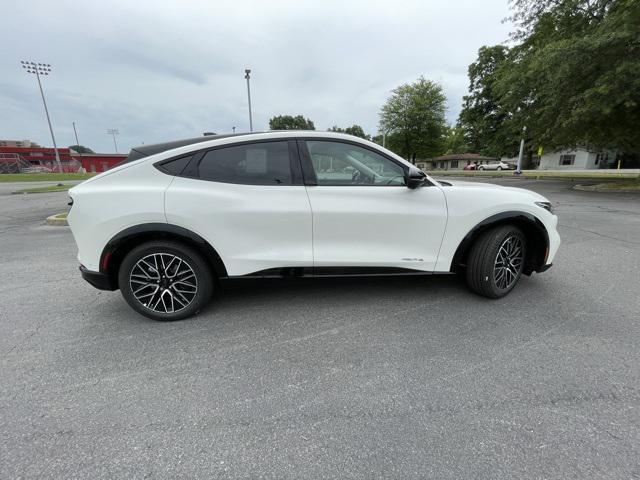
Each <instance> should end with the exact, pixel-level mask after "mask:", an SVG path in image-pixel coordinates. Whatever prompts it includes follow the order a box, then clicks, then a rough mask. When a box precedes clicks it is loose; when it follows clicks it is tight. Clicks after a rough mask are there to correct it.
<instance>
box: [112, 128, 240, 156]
mask: <svg viewBox="0 0 640 480" xmlns="http://www.w3.org/2000/svg"><path fill="white" fill-rule="evenodd" d="M252 134H253V133H250V132H246V133H229V134H224V135H204V136H202V137H194V138H185V139H182V140H173V141H171V142H162V143H154V144H152V145H140V146H139V147H133V148H132V149H131V151H130V152H129V155H128V156H127V158H125V159H124V160H123V161H122V163H121V164H124V163H129V162H133V161H134V160H139V159H141V158H144V157H149V156H151V155H155V154H156V153H162V152H166V151H167V150H173V149H174V148H179V147H186V146H187V145H193V144H194V143H201V142H210V141H211V140H220V139H222V138H229V137H242V136H244V135H252Z"/></svg>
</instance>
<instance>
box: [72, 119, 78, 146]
mask: <svg viewBox="0 0 640 480" xmlns="http://www.w3.org/2000/svg"><path fill="white" fill-rule="evenodd" d="M71 123H73V134H74V135H75V136H76V145H78V146H80V140H78V132H77V130H76V122H71Z"/></svg>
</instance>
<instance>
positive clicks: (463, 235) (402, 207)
mask: <svg viewBox="0 0 640 480" xmlns="http://www.w3.org/2000/svg"><path fill="white" fill-rule="evenodd" d="M70 196H71V201H70V204H71V205H72V208H71V210H70V212H69V216H68V221H69V224H70V226H71V230H72V232H73V235H74V238H75V240H76V243H77V245H78V249H79V252H78V259H79V261H80V263H81V266H80V270H81V272H82V276H83V277H84V278H85V279H86V280H87V281H88V282H89V283H91V284H92V285H94V286H95V287H97V288H100V289H105V290H116V289H118V288H119V289H120V290H121V292H122V295H123V296H124V298H125V300H126V301H127V302H128V303H129V305H131V307H133V308H134V309H135V310H136V311H138V312H140V313H142V314H143V315H146V316H148V317H151V318H154V319H158V320H175V319H179V318H184V317H187V316H189V315H192V314H194V313H196V312H197V311H198V310H200V309H201V308H202V307H203V306H204V305H205V304H206V303H207V301H208V300H209V298H210V296H211V293H212V291H213V290H214V289H215V288H216V285H217V282H218V281H219V280H220V279H225V278H229V277H247V276H257V277H265V276H304V275H314V276H319V275H371V274H394V275H402V274H413V275H415V274H434V273H452V272H461V273H463V274H464V275H465V276H466V280H467V283H468V285H469V287H470V288H471V289H472V290H473V291H474V292H477V293H479V294H481V295H484V296H486V297H490V298H498V297H502V296H504V295H506V294H507V293H508V292H509V291H511V289H512V288H513V287H514V286H515V285H516V283H517V282H518V280H519V278H520V276H521V275H522V274H526V275H530V274H531V273H532V272H541V271H544V270H546V269H547V268H549V266H551V262H552V261H553V258H554V255H555V254H556V251H557V249H558V247H559V245H560V238H559V236H558V233H557V231H556V225H557V217H556V216H555V215H554V214H553V213H552V211H551V204H550V202H549V201H548V200H547V199H546V198H544V197H542V196H540V195H538V194H537V193H534V192H531V191H528V190H523V189H518V188H507V187H499V186H495V185H489V184H478V183H464V182H460V183H456V182H442V183H439V182H437V181H435V180H433V179H432V178H430V177H429V176H427V175H426V174H424V173H423V172H421V171H420V170H418V169H416V168H415V167H414V166H413V165H411V164H410V163H408V162H406V161H405V160H403V159H402V158H400V157H399V156H397V155H395V154H394V153H392V152H390V151H389V150H386V149H384V148H381V147H380V146H378V145H376V144H374V143H372V142H369V141H366V140H362V139H359V138H356V137H352V136H349V135H343V134H337V133H326V132H310V131H289V132H268V133H255V134H241V135H229V136H222V135H221V136H216V137H201V138H197V139H191V140H185V141H179V142H172V143H168V144H160V145H150V146H149V145H148V146H143V147H139V148H136V149H133V150H132V151H131V153H130V155H129V157H128V159H127V161H126V162H125V163H124V164H122V165H121V166H118V167H116V168H114V169H112V170H109V171H107V172H104V173H102V174H100V175H97V176H95V177H93V178H91V179H89V180H87V181H85V182H83V183H82V184H80V185H77V186H75V187H74V188H72V189H71V190H70Z"/></svg>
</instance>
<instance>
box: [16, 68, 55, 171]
mask: <svg viewBox="0 0 640 480" xmlns="http://www.w3.org/2000/svg"><path fill="white" fill-rule="evenodd" d="M20 63H21V64H22V68H24V69H25V70H26V71H27V73H33V74H35V76H36V78H37V79H38V87H39V88H40V95H41V96H42V104H43V105H44V113H45V114H46V116H47V123H48V124H49V132H50V133H51V140H52V141H53V152H54V153H55V156H56V163H57V165H58V171H59V172H60V173H62V164H61V163H60V154H59V153H58V146H57V145H56V137H55V135H54V134H53V128H52V127H51V119H50V118H49V109H48V108H47V101H46V100H45V99H44V90H43V89H42V83H41V82H40V75H45V76H47V75H49V74H50V73H51V65H50V64H48V63H36V62H30V61H21V62H20Z"/></svg>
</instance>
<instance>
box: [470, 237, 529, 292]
mask: <svg viewBox="0 0 640 480" xmlns="http://www.w3.org/2000/svg"><path fill="white" fill-rule="evenodd" d="M526 246H527V244H526V239H525V237H524V234H523V233H522V230H520V229H519V228H518V227H516V226H513V225H504V226H501V227H497V228H494V229H491V230H489V231H487V232H485V233H484V234H482V235H481V236H480V237H479V238H478V240H477V241H476V242H475V244H474V245H473V247H472V248H471V252H470V253H469V258H468V259H467V272H466V276H467V284H468V285H469V288H470V289H471V290H473V291H474V292H476V293H478V294H480V295H483V296H485V297H489V298H500V297H504V296H505V295H506V294H508V293H509V292H510V291H511V290H512V289H513V288H514V287H515V286H516V284H517V283H518V281H519V280H520V277H521V276H522V268H523V267H524V261H525V258H526V257H525V255H526Z"/></svg>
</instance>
